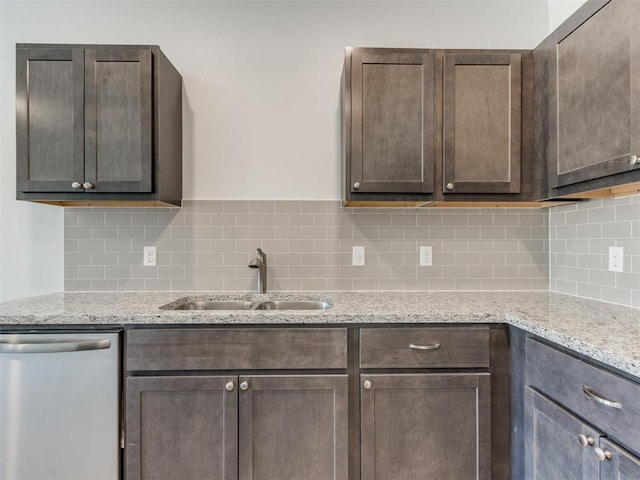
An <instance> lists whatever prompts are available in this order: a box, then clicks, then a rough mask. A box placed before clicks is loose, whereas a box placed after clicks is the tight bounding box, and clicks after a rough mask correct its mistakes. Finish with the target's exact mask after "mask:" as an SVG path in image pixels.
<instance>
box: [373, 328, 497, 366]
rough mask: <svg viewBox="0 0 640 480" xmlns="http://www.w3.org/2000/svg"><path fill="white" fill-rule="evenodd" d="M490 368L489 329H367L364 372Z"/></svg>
mask: <svg viewBox="0 0 640 480" xmlns="http://www.w3.org/2000/svg"><path fill="white" fill-rule="evenodd" d="M488 366H489V329H488V328H487V327H465V328H425V327H423V328H363V329H361V330H360V367H361V368H454V367H455V368H465V367H488Z"/></svg>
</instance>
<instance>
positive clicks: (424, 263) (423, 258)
mask: <svg viewBox="0 0 640 480" xmlns="http://www.w3.org/2000/svg"><path fill="white" fill-rule="evenodd" d="M432 265H433V248H432V247H420V266H421V267H430V266H432Z"/></svg>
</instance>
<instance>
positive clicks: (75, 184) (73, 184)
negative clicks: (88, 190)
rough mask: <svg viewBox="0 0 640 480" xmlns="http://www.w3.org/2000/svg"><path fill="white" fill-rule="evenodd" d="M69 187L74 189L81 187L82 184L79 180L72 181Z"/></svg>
mask: <svg viewBox="0 0 640 480" xmlns="http://www.w3.org/2000/svg"><path fill="white" fill-rule="evenodd" d="M71 188H75V189H76V190H77V189H79V188H82V184H81V183H80V182H73V183H72V184H71Z"/></svg>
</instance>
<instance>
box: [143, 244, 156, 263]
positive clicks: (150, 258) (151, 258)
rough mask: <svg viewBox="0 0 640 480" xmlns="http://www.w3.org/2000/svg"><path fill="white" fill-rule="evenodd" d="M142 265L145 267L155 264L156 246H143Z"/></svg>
mask: <svg viewBox="0 0 640 480" xmlns="http://www.w3.org/2000/svg"><path fill="white" fill-rule="evenodd" d="M142 265H144V266H145V267H155V266H156V247H144V253H143V255H142Z"/></svg>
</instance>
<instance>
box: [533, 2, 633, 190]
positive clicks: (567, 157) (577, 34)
mask: <svg viewBox="0 0 640 480" xmlns="http://www.w3.org/2000/svg"><path fill="white" fill-rule="evenodd" d="M639 27H640V2H638V1H637V0H610V1H604V0H590V1H589V2H587V3H585V4H584V5H583V6H582V7H581V8H580V9H579V10H577V11H576V12H575V13H574V14H573V15H572V16H571V17H570V18H569V19H568V20H567V21H566V22H564V23H563V24H562V25H561V26H560V27H559V28H558V29H557V30H556V31H554V32H553V33H552V34H551V35H550V36H549V37H548V38H547V39H545V40H544V41H543V42H542V43H541V44H540V45H539V46H538V47H537V48H536V49H535V51H534V58H535V62H536V79H535V81H536V95H537V97H538V98H537V100H536V144H537V151H538V153H537V155H538V159H537V161H538V162H539V163H541V164H543V163H546V164H547V168H548V184H549V195H550V196H562V195H567V194H580V193H583V192H589V191H592V190H597V189H602V188H609V187H616V186H619V185H623V184H629V183H632V182H638V181H640V161H639V160H638V155H640V84H639V83H638V82H637V81H635V79H634V77H635V76H636V72H637V71H638V69H639V68H640V38H638V35H637V32H638V28H639ZM612 193H615V192H612Z"/></svg>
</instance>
